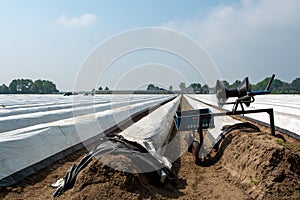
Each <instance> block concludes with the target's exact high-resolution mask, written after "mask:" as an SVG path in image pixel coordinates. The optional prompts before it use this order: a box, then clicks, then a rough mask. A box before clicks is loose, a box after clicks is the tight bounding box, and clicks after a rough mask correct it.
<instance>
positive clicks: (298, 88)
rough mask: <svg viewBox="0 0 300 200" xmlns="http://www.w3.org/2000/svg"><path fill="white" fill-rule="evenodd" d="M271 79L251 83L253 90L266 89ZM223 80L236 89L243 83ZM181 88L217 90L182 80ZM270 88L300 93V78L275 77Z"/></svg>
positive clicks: (197, 90) (196, 90)
mask: <svg viewBox="0 0 300 200" xmlns="http://www.w3.org/2000/svg"><path fill="white" fill-rule="evenodd" d="M269 81H270V77H268V78H265V79H264V80H262V81H260V82H258V83H256V84H251V90H252V91H255V90H264V89H265V88H266V86H267V84H268V83H269ZM222 82H223V84H224V86H225V87H226V88H228V89H235V88H237V87H238V85H239V84H240V83H241V81H240V80H236V81H235V82H233V83H232V84H230V83H229V82H228V81H226V80H223V81H222ZM179 88H180V91H181V92H183V93H196V94H208V93H214V92H215V87H209V86H208V85H206V84H204V85H201V84H200V83H191V84H190V85H189V86H188V87H186V85H185V83H184V82H181V83H180V84H179ZM270 90H271V93H273V94H300V78H296V79H294V80H293V81H292V82H291V83H287V82H283V81H281V80H279V79H274V80H273V83H272V85H271V87H270Z"/></svg>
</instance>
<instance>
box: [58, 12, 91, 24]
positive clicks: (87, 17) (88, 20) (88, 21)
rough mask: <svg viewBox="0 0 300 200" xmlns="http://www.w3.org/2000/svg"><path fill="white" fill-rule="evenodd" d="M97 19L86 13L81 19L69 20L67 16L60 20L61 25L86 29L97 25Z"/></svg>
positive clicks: (61, 17)
mask: <svg viewBox="0 0 300 200" xmlns="http://www.w3.org/2000/svg"><path fill="white" fill-rule="evenodd" d="M96 20H97V17H96V16H95V15H94V14H91V13H86V14H83V15H81V16H79V17H73V18H67V17H66V16H65V15H61V16H60V18H59V19H58V22H59V23H60V24H63V25H66V26H70V27H84V26H89V25H91V24H93V23H95V22H96Z"/></svg>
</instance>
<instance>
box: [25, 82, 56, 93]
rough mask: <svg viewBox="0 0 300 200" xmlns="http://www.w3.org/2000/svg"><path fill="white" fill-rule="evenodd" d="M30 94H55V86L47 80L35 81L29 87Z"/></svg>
mask: <svg viewBox="0 0 300 200" xmlns="http://www.w3.org/2000/svg"><path fill="white" fill-rule="evenodd" d="M30 91H31V93H34V94H51V93H56V92H58V90H57V89H56V85H55V84H54V83H52V82H51V81H47V80H36V81H34V83H33V84H32V85H31V87H30Z"/></svg>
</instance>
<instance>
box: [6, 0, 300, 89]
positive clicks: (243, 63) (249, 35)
mask: <svg viewBox="0 0 300 200" xmlns="http://www.w3.org/2000/svg"><path fill="white" fill-rule="evenodd" d="M0 26H1V29H0V30H1V31H0V44H1V45H0V55H1V59H0V69H1V73H0V83H1V84H2V83H5V84H7V85H8V84H9V82H10V81H11V80H12V79H15V78H30V79H33V80H35V79H49V80H52V81H53V82H55V83H56V84H57V86H58V88H59V89H60V90H72V88H73V85H74V81H75V80H76V76H77V73H78V71H79V69H80V67H81V65H82V63H83V62H84V60H85V59H86V58H87V57H88V55H89V54H90V52H91V51H92V50H93V49H94V48H95V47H96V46H97V45H98V44H99V43H101V42H103V41H104V40H106V39H107V38H109V37H112V36H113V35H116V34H118V33H120V32H124V31H126V30H130V29H133V28H140V27H163V28H170V29H174V30H177V31H180V32H182V33H184V34H187V35H188V36H190V37H192V38H193V39H195V40H197V41H198V42H199V43H200V44H201V45H203V46H204V48H205V49H206V51H207V52H208V53H209V54H210V56H211V58H212V59H213V60H214V62H215V63H216V65H217V67H218V69H219V71H220V73H221V75H222V77H223V78H224V79H227V80H229V81H230V82H233V81H234V80H236V79H242V77H243V76H249V77H250V81H252V82H257V81H260V80H262V79H263V78H264V77H265V76H269V75H271V74H272V73H275V74H276V75H277V77H278V78H280V79H282V80H284V81H287V82H291V81H292V80H293V79H294V78H296V77H299V76H300V59H299V52H300V45H299V41H300V1H297V0H287V1H279V0H261V1H254V0H243V1H217V0H212V1H199V0H191V1H183V0H181V1H178V0H165V1H158V0H156V1H144V0H139V1H138V0H131V1H121V0H119V1H116V0H114V1H96V0H94V1H76V0H75V1H74V0H72V1H71V0H69V1H58V0H54V1H37V0H36V1H33V0H30V1H15V0H7V1H3V0H0ZM135 59H136V58H135ZM175 60H176V59H175ZM191 77H192V74H191ZM191 80H193V81H196V80H195V79H193V78H191ZM179 82H180V80H178V83H179ZM103 84H107V85H108V86H109V87H113V86H112V85H111V84H112V83H109V82H107V83H103ZM161 84H162V85H164V84H165V85H174V84H176V83H175V82H174V80H171V78H168V77H166V80H165V82H164V83H161ZM128 87H129V86H128ZM137 87H138V86H137ZM176 87H177V86H176V85H174V88H176ZM125 88H126V87H125ZM83 89H85V88H84V87H83ZM86 89H89V88H86Z"/></svg>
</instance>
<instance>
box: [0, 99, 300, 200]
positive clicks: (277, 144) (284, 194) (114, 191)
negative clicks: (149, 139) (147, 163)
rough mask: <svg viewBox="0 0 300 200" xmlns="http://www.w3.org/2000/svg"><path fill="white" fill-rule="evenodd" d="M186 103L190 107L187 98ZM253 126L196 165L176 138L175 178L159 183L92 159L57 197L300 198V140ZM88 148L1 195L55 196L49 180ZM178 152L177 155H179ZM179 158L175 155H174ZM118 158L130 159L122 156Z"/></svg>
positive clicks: (170, 150)
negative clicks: (211, 160) (209, 162)
mask: <svg viewBox="0 0 300 200" xmlns="http://www.w3.org/2000/svg"><path fill="white" fill-rule="evenodd" d="M181 108H182V109H183V110H184V109H189V107H188V105H187V104H186V102H185V101H184V100H183V102H182V104H181ZM260 128H261V130H262V132H253V131H251V130H249V129H245V130H236V131H233V132H232V133H230V134H229V135H228V136H227V137H226V138H225V140H224V142H223V143H222V144H221V146H220V149H221V150H224V151H222V155H221V157H219V159H218V160H217V161H216V162H215V163H214V164H212V165H210V166H207V167H203V166H197V165H195V163H194V161H193V158H192V156H191V154H190V153H187V152H186V150H187V146H186V144H185V142H184V136H185V133H181V134H180V135H175V136H174V138H172V141H173V142H174V145H173V146H172V145H171V146H170V147H168V149H167V152H166V155H167V156H168V155H169V156H175V155H176V156H177V157H179V156H178V155H179V154H180V152H184V153H183V155H182V156H180V157H179V158H178V159H177V160H176V161H175V162H174V163H173V171H174V172H175V174H177V178H176V184H175V185H174V184H167V185H165V186H160V187H156V186H154V185H153V184H151V183H150V182H149V179H148V178H147V177H146V175H144V174H128V173H125V172H119V171H115V170H113V169H111V168H109V167H106V166H103V165H102V164H101V163H100V162H99V161H98V160H96V159H95V160H93V161H92V162H91V163H90V164H89V165H88V166H87V167H86V168H85V169H84V170H83V171H82V172H81V173H80V174H79V175H78V177H77V181H76V184H75V186H74V188H72V189H70V190H68V191H66V192H65V193H64V194H62V195H61V196H60V197H59V198H58V199H299V197H300V142H299V141H294V140H293V139H291V138H288V139H287V142H283V141H281V140H279V139H278V138H274V137H271V136H270V135H269V134H268V133H266V132H264V131H268V129H266V128H265V127H262V126H260ZM86 153H87V152H86V151H85V150H84V149H83V150H80V151H78V152H76V153H74V154H72V155H70V156H67V157H66V158H64V159H62V160H60V161H58V162H56V163H55V164H53V165H52V166H50V167H47V168H45V169H43V170H41V171H40V172H38V173H37V174H35V175H32V176H29V177H27V178H26V179H25V180H23V181H21V182H20V183H19V184H17V185H14V186H12V187H7V188H2V189H1V190H0V192H1V193H0V199H52V194H53V192H54V191H55V190H54V189H53V188H51V187H50V184H51V183H52V182H54V181H56V180H57V179H59V178H61V177H63V176H64V174H65V172H66V171H67V169H69V168H70V167H71V166H72V165H73V164H76V163H77V162H78V161H79V160H80V159H81V158H82V157H83V156H84V155H85V154H86ZM176 156H175V158H176ZM175 158H174V159H175ZM116 160H125V161H128V162H129V163H130V160H126V158H124V157H122V156H119V157H116Z"/></svg>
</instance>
